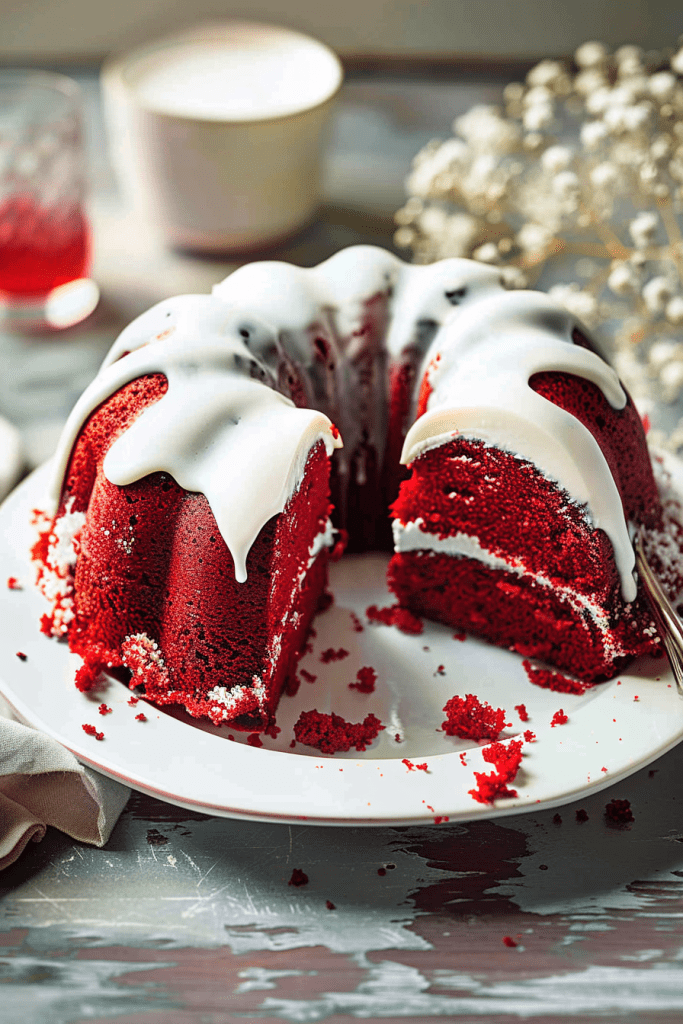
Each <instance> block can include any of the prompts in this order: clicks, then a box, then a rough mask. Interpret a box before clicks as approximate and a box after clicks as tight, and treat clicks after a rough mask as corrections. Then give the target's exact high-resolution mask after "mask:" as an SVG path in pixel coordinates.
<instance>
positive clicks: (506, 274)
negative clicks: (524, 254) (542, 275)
mask: <svg viewBox="0 0 683 1024" xmlns="http://www.w3.org/2000/svg"><path fill="white" fill-rule="evenodd" d="M500 276H501V280H502V282H503V284H504V285H505V287H506V288H528V287H529V278H528V277H527V276H526V274H525V273H524V272H523V271H522V270H520V269H519V267H502V268H501V272H500Z"/></svg>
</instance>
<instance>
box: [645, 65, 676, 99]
mask: <svg viewBox="0 0 683 1024" xmlns="http://www.w3.org/2000/svg"><path fill="white" fill-rule="evenodd" d="M676 82H677V78H676V76H675V75H672V74H671V72H670V71H659V72H658V73H657V74H655V75H651V76H650V78H649V79H648V89H649V90H650V93H651V94H652V95H653V96H654V98H655V99H656V100H659V102H660V103H663V102H664V101H665V100H668V99H671V97H672V96H673V94H674V89H675V88H676Z"/></svg>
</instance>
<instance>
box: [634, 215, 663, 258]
mask: <svg viewBox="0 0 683 1024" xmlns="http://www.w3.org/2000/svg"><path fill="white" fill-rule="evenodd" d="M658 224H659V218H658V217H657V214H656V213H649V212H646V213H639V214H638V216H637V217H636V218H635V219H634V220H632V221H631V223H630V224H629V226H628V231H629V234H630V236H631V238H632V239H633V244H634V245H635V247H636V248H637V249H646V248H647V247H648V246H649V245H651V244H652V242H653V241H654V237H655V235H656V233H657V226H658Z"/></svg>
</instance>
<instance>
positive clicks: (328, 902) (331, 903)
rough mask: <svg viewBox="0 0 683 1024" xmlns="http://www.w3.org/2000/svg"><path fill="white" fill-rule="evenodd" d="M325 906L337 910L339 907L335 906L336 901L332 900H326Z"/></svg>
mask: <svg viewBox="0 0 683 1024" xmlns="http://www.w3.org/2000/svg"><path fill="white" fill-rule="evenodd" d="M325 906H326V907H327V909H328V910H336V909H337V908H336V907H335V905H334V903H333V902H332V900H325Z"/></svg>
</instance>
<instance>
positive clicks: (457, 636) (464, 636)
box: [453, 633, 467, 643]
mask: <svg viewBox="0 0 683 1024" xmlns="http://www.w3.org/2000/svg"><path fill="white" fill-rule="evenodd" d="M453 639H454V640H459V641H460V643H464V642H465V640H467V633H454V634H453Z"/></svg>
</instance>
